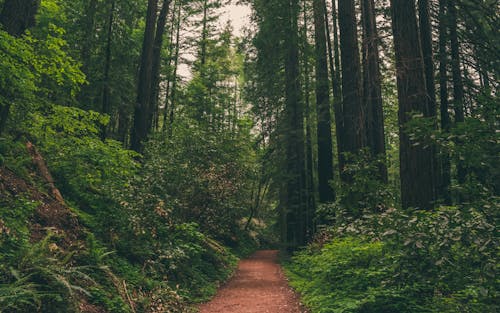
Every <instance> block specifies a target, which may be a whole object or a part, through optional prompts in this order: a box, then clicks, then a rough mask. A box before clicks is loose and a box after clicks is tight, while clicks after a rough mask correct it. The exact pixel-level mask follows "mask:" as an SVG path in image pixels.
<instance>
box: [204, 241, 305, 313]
mask: <svg viewBox="0 0 500 313" xmlns="http://www.w3.org/2000/svg"><path fill="white" fill-rule="evenodd" d="M277 259H278V251H276V250H262V251H257V252H256V253H255V254H254V255H253V256H251V257H250V258H248V259H245V260H242V261H240V263H239V266H238V270H237V271H236V273H235V275H234V277H233V278H231V279H230V280H229V282H228V283H227V284H226V285H224V286H223V287H222V288H221V289H220V290H219V292H218V293H217V295H216V296H215V298H214V299H212V301H210V302H208V303H205V304H202V305H201V306H200V313H305V312H306V311H305V310H304V309H302V308H301V307H300V304H299V301H298V298H297V296H296V295H295V294H294V292H293V291H292V290H291V289H290V287H288V284H287V281H286V279H285V277H284V275H283V273H282V271H281V267H280V266H279V265H278V263H277Z"/></svg>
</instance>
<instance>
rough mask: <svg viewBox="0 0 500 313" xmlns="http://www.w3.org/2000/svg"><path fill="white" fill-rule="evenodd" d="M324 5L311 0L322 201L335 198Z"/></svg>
mask: <svg viewBox="0 0 500 313" xmlns="http://www.w3.org/2000/svg"><path fill="white" fill-rule="evenodd" d="M324 8H325V2H324V0H314V1H313V13H314V41H315V60H316V67H315V69H316V70H315V73H316V112H317V118H318V124H317V136H318V191H319V201H320V202H321V203H327V202H332V201H334V200H335V192H334V190H333V188H332V187H331V186H330V181H331V180H332V179H333V155H332V128H331V113H330V95H329V92H328V89H329V88H328V85H329V81H328V61H327V50H326V34H325V25H326V24H325V12H324Z"/></svg>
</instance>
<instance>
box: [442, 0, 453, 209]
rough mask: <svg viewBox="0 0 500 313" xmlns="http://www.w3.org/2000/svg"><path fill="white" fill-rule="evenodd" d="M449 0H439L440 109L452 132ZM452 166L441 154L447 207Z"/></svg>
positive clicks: (444, 126)
mask: <svg viewBox="0 0 500 313" xmlns="http://www.w3.org/2000/svg"><path fill="white" fill-rule="evenodd" d="M446 2H447V0H439V108H440V117H441V119H440V121H441V131H442V132H443V133H445V134H446V133H449V132H450V126H451V122H450V114H449V113H448V51H447V42H448V31H447V29H448V20H447V14H446V6H447V4H446ZM450 186H451V164H450V156H449V154H448V153H446V152H442V154H441V178H440V184H439V195H441V197H443V201H444V203H445V204H447V205H451V193H450Z"/></svg>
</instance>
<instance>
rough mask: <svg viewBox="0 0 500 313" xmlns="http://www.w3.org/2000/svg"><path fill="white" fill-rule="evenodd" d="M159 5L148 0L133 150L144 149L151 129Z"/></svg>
mask: <svg viewBox="0 0 500 313" xmlns="http://www.w3.org/2000/svg"><path fill="white" fill-rule="evenodd" d="M157 6H158V0H148V9H147V13H146V28H145V30H144V39H143V43H142V53H141V64H140V68H139V77H138V84H137V102H136V105H135V110H134V125H133V127H132V134H131V143H130V147H131V148H132V150H135V151H137V152H141V151H142V145H143V142H144V140H145V139H146V138H147V136H148V133H149V130H150V129H151V120H150V117H151V107H150V103H151V102H150V101H151V85H152V82H151V78H152V70H153V68H152V67H153V50H154V37H155V23H156V10H157Z"/></svg>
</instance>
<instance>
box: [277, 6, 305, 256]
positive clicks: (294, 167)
mask: <svg viewBox="0 0 500 313" xmlns="http://www.w3.org/2000/svg"><path fill="white" fill-rule="evenodd" d="M298 7H299V5H298V0H289V1H288V3H287V5H286V6H285V9H286V13H285V14H284V21H285V23H286V24H285V25H286V26H285V32H284V33H285V34H288V38H287V40H286V41H285V59H284V61H285V66H284V67H285V112H284V114H285V121H286V124H285V125H286V132H287V134H286V139H285V140H286V143H285V144H286V173H287V178H286V205H285V206H284V207H283V209H284V210H285V212H284V214H283V215H284V216H285V221H286V228H285V232H284V233H285V234H284V235H285V238H283V239H284V242H286V243H287V244H288V246H289V247H291V248H296V247H297V246H300V245H303V244H305V243H306V241H307V238H308V236H310V235H312V233H311V228H312V224H311V225H306V221H307V220H306V219H305V216H304V213H305V212H304V207H305V200H306V197H305V192H304V191H305V186H306V184H305V155H304V154H305V152H304V124H303V118H304V112H303V111H304V109H303V103H302V99H301V92H300V90H301V89H300V82H299V80H298V79H297V78H298V77H299V46H298V44H299V43H298V25H297V19H298V12H299V10H298ZM309 222H311V221H310V220H309Z"/></svg>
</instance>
